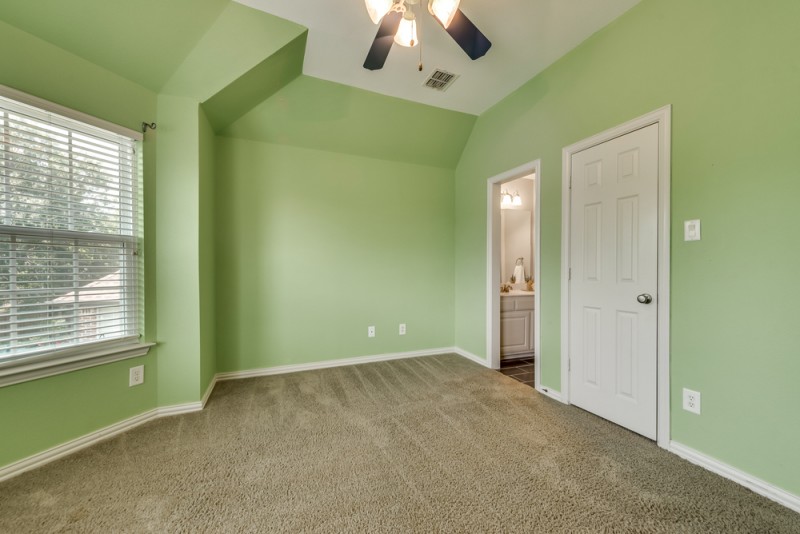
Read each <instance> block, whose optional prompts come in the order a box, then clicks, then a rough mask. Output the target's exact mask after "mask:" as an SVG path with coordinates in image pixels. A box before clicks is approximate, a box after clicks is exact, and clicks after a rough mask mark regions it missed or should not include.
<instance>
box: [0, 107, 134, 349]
mask: <svg viewBox="0 0 800 534" xmlns="http://www.w3.org/2000/svg"><path fill="white" fill-rule="evenodd" d="M138 193H139V192H138V173H137V155H136V151H135V141H134V140H133V139H130V138H127V137H124V136H121V135H118V134H116V133H112V132H109V131H106V130H102V129H100V128H96V127H94V126H90V125H87V124H84V123H81V122H79V121H76V120H73V119H69V118H66V117H62V116H59V115H55V114H53V113H48V112H46V111H43V110H40V109H38V108H35V107H32V106H28V105H26V104H21V103H18V102H15V101H12V100H9V99H6V98H3V97H0V363H2V362H8V361H9V360H17V359H23V358H28V357H32V356H34V355H38V354H46V353H51V352H55V351H59V350H60V349H68V348H74V347H75V346H76V345H81V344H89V343H101V342H106V341H110V340H120V341H121V340H125V339H128V338H130V339H135V338H136V337H138V334H139V324H140V321H139V309H138V300H139V294H140V292H139V286H140V284H139V274H138V270H139V262H138V258H137V257H136V250H137V238H138V230H139V217H140V212H139V194H138Z"/></svg>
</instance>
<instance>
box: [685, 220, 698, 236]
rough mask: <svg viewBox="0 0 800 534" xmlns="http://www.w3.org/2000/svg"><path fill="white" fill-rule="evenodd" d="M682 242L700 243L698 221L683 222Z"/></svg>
mask: <svg viewBox="0 0 800 534" xmlns="http://www.w3.org/2000/svg"><path fill="white" fill-rule="evenodd" d="M683 240H684V241H700V219H692V220H691V221H683Z"/></svg>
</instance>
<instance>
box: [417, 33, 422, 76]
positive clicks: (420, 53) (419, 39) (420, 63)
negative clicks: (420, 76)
mask: <svg viewBox="0 0 800 534" xmlns="http://www.w3.org/2000/svg"><path fill="white" fill-rule="evenodd" d="M421 36H422V29H421V28H420V25H419V24H417V40H418V41H419V65H418V66H417V69H418V70H419V71H420V72H422V37H421Z"/></svg>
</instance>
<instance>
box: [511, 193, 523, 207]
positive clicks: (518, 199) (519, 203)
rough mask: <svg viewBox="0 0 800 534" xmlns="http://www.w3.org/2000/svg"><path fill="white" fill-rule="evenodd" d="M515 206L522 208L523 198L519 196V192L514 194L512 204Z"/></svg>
mask: <svg viewBox="0 0 800 534" xmlns="http://www.w3.org/2000/svg"><path fill="white" fill-rule="evenodd" d="M512 204H514V205H515V206H522V197H521V196H519V193H518V192H516V191H515V192H514V200H513V202H512Z"/></svg>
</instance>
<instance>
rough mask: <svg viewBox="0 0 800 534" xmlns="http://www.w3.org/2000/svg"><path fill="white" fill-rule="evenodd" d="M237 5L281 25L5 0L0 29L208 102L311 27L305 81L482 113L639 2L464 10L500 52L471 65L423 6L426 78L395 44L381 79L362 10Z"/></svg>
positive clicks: (533, 1)
mask: <svg viewBox="0 0 800 534" xmlns="http://www.w3.org/2000/svg"><path fill="white" fill-rule="evenodd" d="M236 1H237V2H239V3H240V4H243V5H247V6H250V7H253V8H255V9H258V10H260V11H262V12H264V13H269V14H270V15H274V17H271V18H269V19H268V18H267V17H265V16H264V13H261V14H260V16H256V15H255V14H254V15H253V17H252V18H253V22H252V23H251V24H249V26H253V27H252V28H249V27H248V28H242V31H239V30H238V29H237V26H234V25H231V24H224V23H223V24H219V20H222V19H224V18H225V17H226V13H227V12H229V11H232V10H231V9H230V6H231V4H232V0H69V1H65V0H35V1H32V0H2V2H0V20H4V21H5V22H7V23H9V24H11V25H13V26H16V27H17V28H20V29H22V30H24V31H26V32H28V33H31V34H33V35H35V36H37V37H39V38H41V39H43V40H45V41H48V42H50V43H52V44H54V45H56V46H58V47H59V48H62V49H64V50H67V51H69V52H72V53H74V54H76V55H78V56H81V57H83V58H85V59H87V60H89V61H91V62H92V63H95V64H97V65H100V66H101V67H104V68H106V69H108V70H110V71H112V72H115V73H117V74H119V75H121V76H123V77H125V78H127V79H129V80H132V81H134V82H136V83H139V84H141V85H143V86H145V87H147V88H148V89H151V90H153V91H161V90H162V89H165V88H166V89H167V90H170V91H176V90H189V91H191V89H188V88H189V87H190V86H191V85H192V84H196V83H198V82H199V83H204V84H206V86H204V88H203V89H202V90H201V91H200V92H201V93H203V92H208V91H209V90H212V89H213V88H214V78H215V76H216V79H217V81H216V83H217V85H219V84H220V81H219V80H223V81H225V77H226V76H225V75H226V74H229V72H223V73H218V72H215V70H214V69H215V68H219V69H222V70H223V71H225V70H226V69H227V71H231V70H235V69H241V68H244V67H247V65H246V64H247V63H248V62H250V63H252V65H249V67H253V66H255V65H256V64H257V63H259V62H260V61H261V60H263V59H265V58H266V57H267V55H269V54H272V53H275V52H277V51H278V50H280V49H281V48H282V47H283V46H284V45H286V44H288V43H289V42H290V41H291V40H292V39H294V38H295V37H297V35H298V34H299V33H300V32H301V31H302V29H303V27H304V28H308V38H307V45H306V49H305V57H304V61H303V64H302V66H301V67H302V72H303V74H306V75H308V76H313V77H317V78H322V79H324V80H330V81H334V82H338V83H341V84H345V85H350V86H353V87H357V88H361V89H366V90H369V91H374V92H377V93H380V94H384V95H388V96H394V97H398V98H402V99H406V100H411V101H415V102H419V103H423V104H428V105H431V106H436V107H440V108H444V109H450V110H455V111H461V112H466V113H470V114H473V115H478V114H480V113H482V112H483V111H485V110H486V109H488V108H489V107H491V106H492V105H493V104H495V103H497V102H498V101H499V100H501V99H502V98H504V97H505V96H507V95H508V94H509V93H511V92H512V91H513V90H515V89H516V88H518V87H519V86H521V85H522V84H523V83H525V82H526V81H527V80H529V79H530V78H532V77H533V76H535V75H536V74H537V73H539V72H541V71H542V70H543V69H544V68H545V67H547V66H548V65H550V64H551V63H553V62H554V61H555V60H557V59H558V58H559V57H561V56H562V55H564V54H565V53H567V52H568V51H569V50H571V49H572V48H574V47H575V46H576V45H578V44H579V43H580V42H582V41H583V40H585V39H586V38H587V37H588V36H590V35H591V34H592V33H594V32H596V31H597V30H599V29H600V28H602V27H603V26H605V25H606V24H608V23H609V22H611V21H612V20H614V19H615V18H617V17H618V16H619V15H621V14H622V13H623V12H625V11H626V10H628V9H630V8H631V7H633V6H634V5H635V4H637V3H638V2H639V0H492V1H491V2H487V1H485V0H462V1H461V9H462V11H464V13H466V14H467V15H468V16H469V17H470V18H471V19H472V20H473V22H475V24H476V25H477V26H478V27H479V28H480V29H481V30H482V31H483V32H484V33H485V34H486V35H487V36H488V37H489V38H490V39H491V40H492V43H493V46H492V48H491V50H490V51H489V53H488V54H487V55H486V56H484V57H483V58H481V59H478V60H477V61H471V60H470V59H469V58H467V56H466V55H465V54H464V53H463V51H462V50H461V49H460V48H459V47H458V46H457V45H456V44H455V42H453V41H452V39H450V37H449V36H448V35H447V34H446V33H445V32H444V31H443V30H442V28H441V27H439V26H438V24H437V23H436V22H435V21H434V20H433V18H432V17H430V16H429V15H428V14H427V12H426V11H425V8H424V5H425V4H426V3H427V0H422V2H421V5H420V6H419V8H418V13H419V17H418V18H419V27H420V41H422V43H423V46H424V49H423V62H424V64H425V68H424V69H423V72H421V73H420V72H418V70H417V63H418V59H419V47H416V48H414V49H408V48H403V47H400V46H397V45H395V46H394V47H393V49H392V51H391V53H390V55H389V58H388V61H387V62H386V66H385V67H384V68H383V69H382V70H379V71H368V70H365V69H364V68H363V67H362V64H363V62H364V58H365V56H366V53H367V50H368V49H369V46H370V44H371V43H372V40H373V38H374V36H375V32H376V27H375V26H374V25H373V24H372V22H371V21H370V19H369V17H368V16H367V13H366V9H365V7H364V1H363V0H337V1H331V0H292V1H287V0H236ZM253 13H254V12H253ZM237 15H240V14H239V13H238V12H237ZM289 21H291V22H289ZM239 24H242V21H241V17H240V19H239ZM259 27H260V30H259ZM252 30H259V31H261V32H262V34H261V35H260V37H259V38H254V37H253V36H257V35H258V32H255V31H252ZM209 32H210V33H212V34H213V35H212V36H211V38H210V37H209V36H208V35H207V34H208V33H209ZM226 41H228V42H229V44H228V45H227V49H229V50H230V49H233V48H236V49H238V50H239V53H237V54H235V55H231V54H228V55H227V56H226V55H225V54H224V52H225V49H226V46H225V44H224V43H226ZM219 43H223V46H222V49H221V50H222V52H220V50H218V46H217V45H219ZM209 55H210V56H212V58H211V61H207V59H208V58H207V56H209ZM220 58H223V59H222V60H221V61H220V60H219V59H220ZM249 67H248V68H249ZM435 67H436V68H442V69H444V70H447V71H450V72H454V73H456V74H458V75H460V78H459V79H458V80H457V81H456V82H455V84H453V86H452V87H451V88H449V89H448V90H447V91H446V92H437V91H434V90H431V89H427V88H424V87H423V86H422V84H423V81H424V79H425V77H426V75H427V74H429V73H430V72H431V71H432V69H433V68H435ZM205 96H208V95H205Z"/></svg>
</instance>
